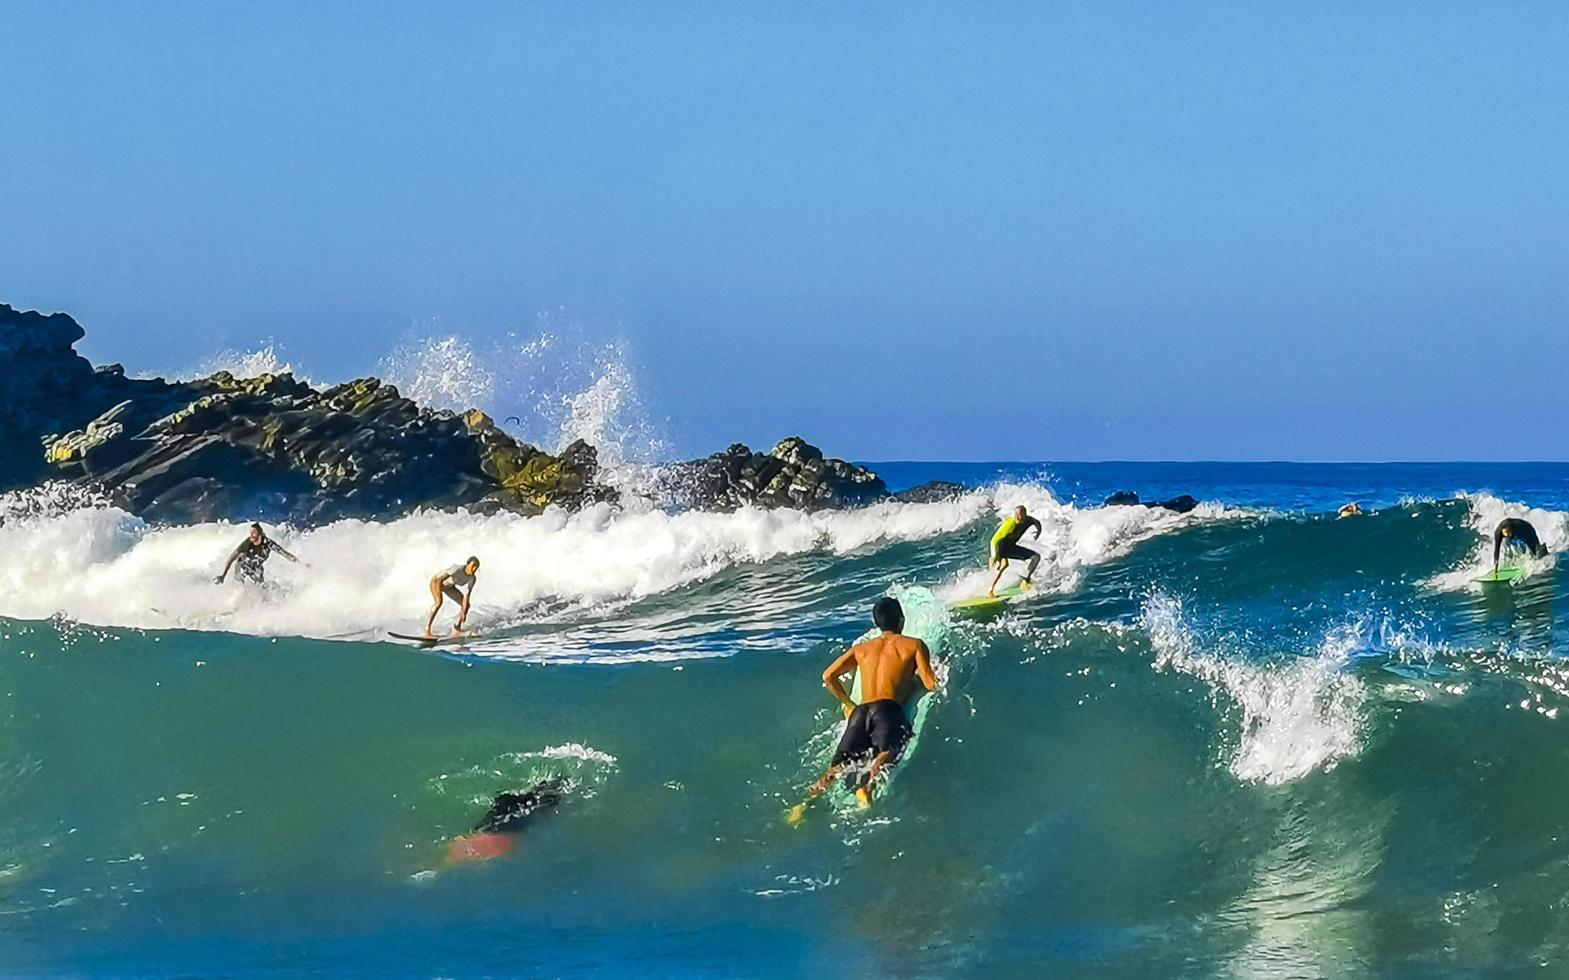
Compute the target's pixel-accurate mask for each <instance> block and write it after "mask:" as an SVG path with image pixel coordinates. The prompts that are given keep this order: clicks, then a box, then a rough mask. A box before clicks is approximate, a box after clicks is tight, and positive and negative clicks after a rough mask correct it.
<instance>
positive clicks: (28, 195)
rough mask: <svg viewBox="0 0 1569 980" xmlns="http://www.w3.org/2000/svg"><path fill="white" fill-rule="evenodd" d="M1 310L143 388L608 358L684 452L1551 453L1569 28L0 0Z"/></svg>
mask: <svg viewBox="0 0 1569 980" xmlns="http://www.w3.org/2000/svg"><path fill="white" fill-rule="evenodd" d="M0 36H4V37H5V38H6V54H5V57H4V58H0V124H3V131H4V140H5V148H4V151H3V152H0V300H3V301H6V302H10V303H12V304H15V305H19V306H24V307H31V308H44V309H64V310H68V311H69V312H71V313H73V314H74V315H75V316H77V318H78V319H79V320H81V321H82V322H83V324H84V326H86V328H87V329H88V331H89V336H88V340H87V341H86V343H85V344H84V351H85V353H87V354H88V355H89V356H90V357H92V358H93V359H95V360H97V361H122V362H124V363H125V364H126V365H127V366H128V367H129V368H131V369H132V370H136V369H138V368H165V367H173V366H176V365H181V364H192V363H196V362H197V361H199V360H200V359H201V358H202V357H203V356H204V355H206V354H210V353H211V352H213V351H214V350H217V349H219V348H221V347H244V346H247V345H252V344H255V343H256V342H257V341H259V340H261V339H263V338H267V337H271V338H274V339H275V340H276V341H277V342H278V343H279V344H280V345H282V346H283V347H284V348H285V350H286V351H287V353H288V354H289V355H290V356H291V358H293V359H294V360H295V361H296V362H297V363H301V364H304V365H306V366H308V367H309V368H310V369H311V371H312V373H313V374H315V375H317V376H326V377H338V378H346V377H351V376H354V375H357V374H360V373H366V372H369V371H371V370H373V369H374V367H375V365H376V363H377V361H378V360H379V359H380V358H381V357H383V356H384V355H385V354H387V352H388V351H389V349H390V348H392V347H393V346H394V345H395V344H396V343H397V342H398V340H399V339H400V338H403V337H404V336H405V335H406V334H407V333H408V332H409V330H410V329H411V325H413V324H418V323H427V322H429V321H432V320H439V322H440V324H441V325H442V326H444V327H445V328H447V329H449V330H451V331H455V332H458V333H461V334H462V335H464V336H466V337H468V338H469V339H470V340H471V341H473V342H474V343H475V344H476V345H483V344H485V343H487V342H489V341H492V340H493V339H494V338H499V337H501V336H502V335H504V334H506V333H508V332H525V333H526V332H527V331H528V330H529V329H530V326H531V324H532V323H533V322H534V319H535V317H536V315H537V314H538V313H539V312H540V311H555V314H554V315H558V316H563V317H566V318H568V319H571V320H572V321H575V322H579V323H582V324H583V325H584V329H585V330H586V331H589V332H597V333H600V334H603V335H604V336H607V337H609V336H619V337H624V338H626V340H627V341H628V343H629V345H630V349H631V350H632V351H633V353H634V356H635V362H636V367H637V370H638V372H639V375H640V381H641V390H642V394H643V397H644V399H645V401H646V402H648V404H649V405H650V406H651V407H652V408H653V409H654V411H655V412H656V413H657V414H658V415H659V416H661V417H664V418H667V419H668V421H667V422H666V428H667V430H668V433H669V435H670V437H671V440H672V442H673V444H674V447H675V449H676V450H678V451H679V452H681V453H683V454H695V453H706V452H709V451H712V450H715V449H718V448H721V447H723V446H724V445H726V444H728V443H729V442H731V441H734V440H743V441H748V442H751V443H753V444H757V445H768V444H771V443H772V441H774V440H775V439H777V438H779V437H781V436H783V435H786V434H790V433H796V432H799V433H800V434H802V435H805V436H806V437H807V438H808V439H810V440H812V441H814V442H817V443H818V444H820V445H822V446H823V447H824V448H825V449H827V450H829V451H830V452H832V453H835V454H841V455H848V456H852V457H856V458H862V459H888V458H936V459H997V458H1004V459H1038V458H1045V459H1105V458H1129V459H1167V458H1169V459H1183V458H1220V459H1279V458H1294V459H1411V458H1426V459H1445V458H1473V459H1511V458H1513V459H1519V458H1536V459H1542V458H1552V459H1566V458H1569V426H1565V425H1564V424H1563V419H1564V414H1565V409H1566V408H1569V404H1566V402H1569V397H1566V395H1565V391H1566V386H1565V385H1564V383H1563V381H1562V371H1563V365H1564V364H1565V361H1566V355H1569V329H1566V327H1569V231H1566V229H1569V179H1566V175H1569V112H1566V111H1565V101H1564V100H1565V93H1566V91H1569V58H1565V56H1564V52H1565V51H1569V7H1565V6H1564V5H1562V4H1551V3H1544V4H1540V5H1533V4H1528V3H1521V4H1508V5H1478V4H1460V3H1444V2H1435V3H1424V4H1383V5H1368V4H1361V3H1358V4H1349V3H1347V4H1340V3H1322V4H1319V3H1315V4H1257V3H1232V4H1166V3H1146V4H1120V3H1103V2H1096V3H1084V4H1047V3H1031V4H1021V5H1004V4H996V5H985V6H983V7H982V8H981V9H964V5H924V4H904V5H897V6H896V5H879V6H863V5H853V4H821V5H814V4H789V5H769V6H764V5H743V4H732V3H716V4H689V3H682V4H665V5H619V4H616V5H595V4H583V3H562V4H552V5H527V4H514V3H505V4H494V5H491V4H463V5H437V4H428V5H397V4H358V5H351V4H303V3H302V4H277V3H271V4H253V5H245V6H241V5H208V4H194V3H193V4H175V5H170V4H143V5H129V4H82V5H71V4H60V3H37V4H33V3H17V2H12V3H7V4H6V5H4V6H3V7H0Z"/></svg>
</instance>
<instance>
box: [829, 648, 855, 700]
mask: <svg viewBox="0 0 1569 980" xmlns="http://www.w3.org/2000/svg"><path fill="white" fill-rule="evenodd" d="M854 672H855V651H854V650H846V651H845V654H844V656H842V657H840V658H839V659H838V660H835V661H834V662H833V663H831V664H829V665H828V669H827V670H825V671H823V686H824V687H826V688H828V693H829V694H832V695H833V696H834V698H835V699H836V700H838V702H839V703H840V704H842V705H844V706H845V709H846V710H848V711H854V710H855V701H854V700H852V699H851V698H850V692H849V691H846V690H845V689H844V677H845V675H847V674H851V673H854Z"/></svg>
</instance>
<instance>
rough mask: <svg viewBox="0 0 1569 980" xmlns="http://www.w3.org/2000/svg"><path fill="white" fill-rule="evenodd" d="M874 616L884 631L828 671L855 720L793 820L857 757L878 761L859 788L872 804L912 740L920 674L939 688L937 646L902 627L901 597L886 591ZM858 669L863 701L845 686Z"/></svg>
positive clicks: (827, 683)
mask: <svg viewBox="0 0 1569 980" xmlns="http://www.w3.org/2000/svg"><path fill="white" fill-rule="evenodd" d="M872 622H873V623H875V624H876V625H877V628H878V629H880V630H882V633H881V634H880V635H878V636H875V637H873V638H872V639H870V640H867V641H866V642H864V643H857V644H856V645H855V646H853V647H851V648H850V649H849V650H848V651H847V652H846V653H845V654H844V656H842V657H840V658H839V659H838V660H835V661H834V662H833V663H832V664H829V666H828V669H827V670H825V671H823V686H824V687H826V688H828V692H829V693H830V694H832V695H833V696H834V697H835V698H836V699H838V701H839V703H840V704H842V705H844V713H845V715H846V717H848V718H849V721H848V722H847V723H846V724H845V727H844V735H843V736H842V737H841V738H840V739H839V748H838V749H837V750H835V752H834V756H833V760H832V761H831V762H830V763H829V766H828V771H827V772H825V773H823V775H822V778H821V779H819V780H817V782H815V783H813V784H812V788H811V789H810V790H808V791H807V794H806V801H805V802H804V803H799V804H797V805H796V806H795V807H793V808H792V809H791V810H790V814H789V821H790V823H791V825H792V826H793V825H795V824H798V823H800V822H801V819H802V818H803V817H804V816H805V815H806V804H807V803H810V802H812V801H813V800H815V799H817V798H818V797H819V796H822V795H823V793H824V792H826V791H827V789H828V787H829V786H831V785H833V781H834V779H835V778H836V777H838V775H839V773H840V772H842V771H843V770H844V767H845V766H846V765H848V764H849V763H852V762H863V761H865V760H867V759H870V760H871V762H872V766H871V769H870V771H869V772H868V773H867V776H866V782H865V783H863V784H862V785H861V786H860V788H858V789H857V790H856V791H855V797H856V799H857V800H859V801H860V804H861V806H863V807H867V806H871V805H872V788H873V786H874V785H875V783H876V782H877V779H878V778H879V777H880V776H881V775H882V773H883V770H884V769H885V768H886V767H888V766H891V765H893V764H894V763H896V762H898V761H899V753H900V752H902V751H903V750H904V746H905V743H907V742H909V740H910V736H911V734H912V730H911V728H910V720H909V718H907V717H906V716H905V713H904V702H905V700H906V699H908V698H909V696H910V693H911V692H912V691H913V690H914V687H915V680H916V678H917V677H919V678H920V681H921V684H922V685H924V686H925V688H926V690H928V691H935V690H937V675H936V674H934V673H932V660H931V652H930V651H929V650H927V649H926V644H925V643H924V642H922V641H921V640H919V639H916V638H915V637H913V636H905V635H904V634H903V633H902V632H900V631H901V630H903V629H904V609H903V607H901V606H900V605H899V600H897V599H894V598H891V597H886V596H885V597H884V598H881V599H878V600H877V604H876V605H875V606H873V607H872ZM856 671H860V673H861V696H862V697H863V698H865V700H864V701H862V702H861V703H860V704H856V703H855V701H853V700H852V699H851V698H850V693H849V692H848V691H846V690H845V686H844V678H845V677H846V676H849V675H851V674H853V673H855V672H856Z"/></svg>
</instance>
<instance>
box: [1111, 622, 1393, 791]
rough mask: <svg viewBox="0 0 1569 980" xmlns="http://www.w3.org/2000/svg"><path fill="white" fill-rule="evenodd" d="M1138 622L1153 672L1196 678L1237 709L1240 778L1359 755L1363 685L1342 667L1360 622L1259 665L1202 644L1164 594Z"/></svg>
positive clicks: (1281, 776)
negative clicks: (1301, 652) (1302, 651)
mask: <svg viewBox="0 0 1569 980" xmlns="http://www.w3.org/2000/svg"><path fill="white" fill-rule="evenodd" d="M1141 621H1142V625H1143V627H1144V629H1145V630H1146V631H1147V632H1148V634H1149V637H1150V642H1151V644H1152V645H1153V646H1154V648H1155V655H1156V657H1155V664H1154V666H1155V668H1156V669H1157V670H1175V671H1179V672H1181V673H1184V674H1188V675H1190V676H1192V677H1196V678H1198V679H1199V680H1202V681H1203V682H1204V683H1205V684H1207V685H1209V687H1210V690H1211V692H1212V693H1213V695H1214V696H1215V697H1216V699H1217V701H1219V700H1225V701H1229V702H1230V703H1232V704H1234V705H1235V706H1236V708H1237V710H1238V711H1240V712H1241V715H1242V717H1241V730H1240V732H1239V733H1238V737H1237V743H1236V746H1235V748H1234V749H1233V750H1232V753H1231V762H1230V769H1231V772H1232V773H1233V774H1234V775H1235V776H1236V777H1237V778H1238V779H1243V780H1248V781H1256V782H1262V783H1265V784H1268V785H1279V784H1282V783H1289V782H1292V781H1293V780H1297V779H1301V778H1302V777H1304V776H1306V775H1308V774H1309V773H1312V772H1316V771H1319V770H1327V769H1331V768H1333V767H1334V766H1335V765H1337V764H1338V763H1339V762H1340V761H1341V760H1343V759H1347V758H1350V757H1352V756H1354V755H1356V753H1357V751H1358V749H1359V745H1358V732H1359V730H1360V728H1361V723H1362V708H1363V705H1364V703H1365V701H1366V698H1367V691H1366V686H1365V685H1364V684H1363V683H1362V682H1361V681H1360V680H1358V679H1357V678H1356V677H1354V676H1352V675H1351V674H1349V673H1347V672H1346V671H1345V667H1346V665H1347V663H1348V662H1349V659H1350V657H1351V655H1352V654H1353V653H1354V652H1355V651H1356V650H1358V649H1360V648H1361V646H1362V645H1363V641H1362V636H1361V628H1360V624H1353V625H1347V626H1345V627H1342V628H1339V629H1336V630H1333V631H1331V632H1330V633H1329V634H1328V635H1326V636H1325V637H1324V638H1323V640H1322V641H1321V642H1320V644H1319V646H1318V649H1317V650H1316V651H1314V654H1313V655H1312V656H1308V657H1300V658H1297V659H1294V660H1291V661H1288V662H1283V663H1281V662H1276V663H1257V662H1250V661H1247V660H1244V659H1242V658H1241V657H1240V656H1236V657H1233V656H1228V655H1226V653H1225V652H1224V651H1212V650H1205V649H1203V648H1202V646H1201V644H1200V641H1199V640H1198V638H1197V637H1196V635H1195V634H1194V631H1193V630H1192V628H1191V627H1189V626H1188V624H1187V623H1186V621H1185V620H1184V618H1183V613H1182V604H1181V602H1179V601H1178V600H1176V599H1173V598H1170V597H1168V596H1159V595H1158V596H1155V597H1153V598H1152V599H1150V600H1149V601H1148V602H1146V603H1145V606H1144V612H1143V615H1142V617H1141Z"/></svg>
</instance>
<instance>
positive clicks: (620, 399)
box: [380, 312, 669, 497]
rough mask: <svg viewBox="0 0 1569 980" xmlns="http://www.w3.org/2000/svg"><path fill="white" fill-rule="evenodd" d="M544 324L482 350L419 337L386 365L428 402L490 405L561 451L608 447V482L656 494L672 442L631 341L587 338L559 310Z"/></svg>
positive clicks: (509, 424)
mask: <svg viewBox="0 0 1569 980" xmlns="http://www.w3.org/2000/svg"><path fill="white" fill-rule="evenodd" d="M537 327H538V333H536V334H535V335H534V336H532V337H529V338H526V339H524V338H520V337H518V336H517V335H515V334H509V335H508V336H507V337H505V338H503V339H502V340H501V341H499V342H496V343H494V344H491V345H489V346H485V347H482V348H478V349H476V348H475V347H474V346H473V345H472V344H470V343H468V342H467V341H465V340H464V339H463V338H461V337H459V336H457V335H443V334H440V333H436V334H431V335H428V336H423V337H418V338H414V339H411V340H408V341H405V342H404V343H403V344H401V345H399V347H398V348H397V349H396V350H394V351H393V352H392V354H390V355H388V357H387V358H385V359H384V360H383V361H382V362H381V364H380V370H381V371H382V373H383V374H384V375H385V376H386V378H387V380H388V381H390V382H392V383H393V384H395V385H397V386H398V390H399V391H400V392H402V393H403V394H404V395H407V396H408V397H410V398H413V399H414V400H415V401H418V402H420V403H421V404H424V405H429V406H431V407H433V408H444V409H448V410H451V411H463V410H466V409H469V408H478V409H481V410H483V411H485V412H486V413H487V414H489V415H490V416H491V417H492V418H493V419H495V421H496V422H497V424H499V425H501V426H502V428H504V429H506V430H507V431H508V432H510V433H512V434H513V435H514V436H517V437H518V438H520V439H522V440H524V441H525V442H529V443H532V444H534V445H537V446H542V447H545V448H546V449H549V450H551V451H553V452H560V451H561V450H563V449H565V448H566V447H567V446H568V445H570V444H571V443H573V442H574V441H576V440H579V439H581V440H583V441H584V442H586V443H588V444H589V445H591V446H593V447H594V448H595V449H596V450H597V451H598V453H599V463H600V478H601V480H603V481H604V482H606V483H608V484H610V485H612V486H615V487H617V488H618V489H620V490H621V491H622V492H623V493H630V494H633V495H634V496H645V497H646V496H649V495H650V494H651V492H652V487H653V486H654V485H655V482H656V476H657V472H656V470H655V469H654V464H657V463H659V462H662V461H664V459H665V457H666V454H667V452H668V449H669V447H668V445H667V443H666V442H665V440H664V439H663V438H662V437H661V436H660V434H659V432H658V431H657V429H656V427H655V425H654V424H653V421H652V418H651V416H650V415H649V412H648V410H647V408H646V407H645V406H644V403H643V400H642V396H641V393H640V391H639V387H638V384H637V376H636V371H635V370H634V368H633V366H632V365H633V359H632V355H631V351H630V349H629V348H628V346H627V344H626V342H625V341H621V340H612V341H608V342H600V341H595V340H590V339H587V338H586V336H585V335H584V332H583V330H582V329H581V328H580V327H578V326H577V325H576V324H575V323H573V322H572V321H570V320H568V319H566V318H565V317H564V316H562V315H561V314H560V313H559V312H557V313H546V314H541V316H540V317H539V319H538V323H537Z"/></svg>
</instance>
